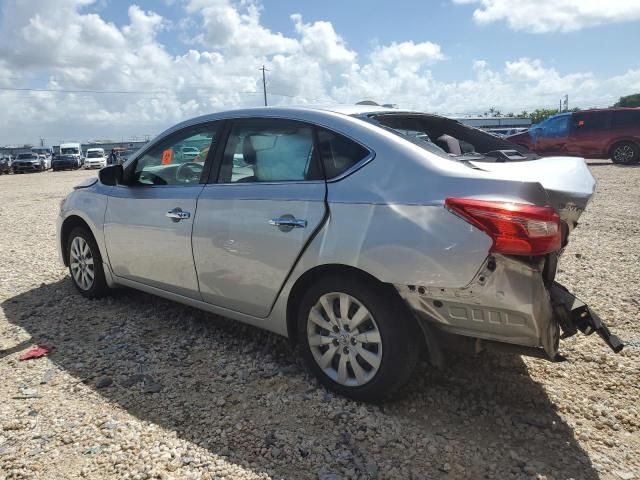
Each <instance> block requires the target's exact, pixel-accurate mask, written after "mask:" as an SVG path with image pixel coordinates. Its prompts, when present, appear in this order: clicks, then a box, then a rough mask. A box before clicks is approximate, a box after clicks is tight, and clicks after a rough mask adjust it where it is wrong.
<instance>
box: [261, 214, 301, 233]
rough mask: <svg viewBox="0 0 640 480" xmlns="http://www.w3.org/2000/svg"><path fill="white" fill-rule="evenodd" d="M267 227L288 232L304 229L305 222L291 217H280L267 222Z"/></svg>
mask: <svg viewBox="0 0 640 480" xmlns="http://www.w3.org/2000/svg"><path fill="white" fill-rule="evenodd" d="M269 225H273V226H274V227H278V229H279V230H280V231H282V232H290V231H291V230H293V229H294V228H305V227H306V226H307V221H306V220H302V219H299V218H296V217H294V216H293V215H289V214H287V215H282V216H280V217H276V218H272V219H271V220H269Z"/></svg>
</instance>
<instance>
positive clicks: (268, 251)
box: [192, 118, 326, 317]
mask: <svg viewBox="0 0 640 480" xmlns="http://www.w3.org/2000/svg"><path fill="white" fill-rule="evenodd" d="M228 130H229V131H228V134H227V141H226V145H225V148H224V150H221V151H220V153H219V155H218V158H217V159H216V160H217V161H216V163H217V165H218V167H217V168H216V163H214V168H213V169H212V174H214V178H215V179H214V180H212V183H209V184H207V185H206V186H205V187H204V189H203V191H202V193H201V194H200V197H199V199H198V214H197V215H196V219H195V223H194V227H193V237H192V242H193V256H194V260H195V263H196V268H197V274H198V281H199V283H200V292H201V295H202V299H203V300H204V301H206V302H208V303H211V304H214V305H216V306H219V307H223V308H228V309H230V310H234V311H237V312H241V313H245V314H249V315H253V316H256V317H266V316H267V315H268V314H269V312H270V310H271V307H272V305H273V303H274V302H275V300H276V297H277V296H278V293H279V291H280V288H281V287H282V285H283V284H284V282H285V280H286V278H287V276H288V274H289V272H290V271H291V269H292V268H293V266H294V265H295V263H296V261H297V259H298V257H299V255H300V254H301V252H302V251H303V249H304V247H305V246H306V244H307V243H308V241H309V240H310V238H311V237H312V235H313V234H314V232H315V231H316V230H317V229H318V228H320V226H321V225H322V223H323V221H324V219H325V214H326V207H325V198H326V183H325V180H324V175H323V172H322V168H321V165H320V162H319V158H318V152H317V148H316V147H315V145H316V141H315V132H314V127H313V126H312V125H309V124H306V123H302V122H298V121H291V120H285V119H275V118H261V119H237V120H233V121H232V122H231V124H230V125H229V127H228ZM216 170H217V172H216Z"/></svg>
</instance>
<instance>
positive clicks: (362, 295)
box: [297, 275, 421, 402]
mask: <svg viewBox="0 0 640 480" xmlns="http://www.w3.org/2000/svg"><path fill="white" fill-rule="evenodd" d="M334 292H339V293H346V294H348V295H349V296H351V297H352V298H353V299H355V300H357V301H358V302H359V303H360V304H361V305H363V306H365V307H366V309H367V310H369V312H370V314H371V316H372V317H373V319H375V324H376V326H377V330H378V331H379V335H380V338H381V346H380V348H381V361H380V366H379V367H378V370H377V372H375V373H372V372H374V370H370V371H369V372H367V373H368V374H372V375H373V377H372V378H370V379H369V380H368V381H366V383H363V384H361V385H354V386H350V385H345V384H343V383H338V382H337V381H336V380H334V379H332V378H331V377H330V376H329V375H328V374H327V373H325V371H324V370H323V369H322V368H321V367H320V366H319V365H318V363H317V362H316V359H315V358H314V354H313V353H312V351H311V348H312V347H311V346H310V344H309V337H308V335H307V325H308V324H310V325H312V328H317V327H316V325H315V323H313V322H311V321H310V320H309V315H310V313H311V310H312V308H315V306H316V304H318V302H319V300H320V298H321V297H322V296H323V295H325V294H329V293H334ZM401 302H402V300H401V299H400V298H399V297H397V295H394V294H393V293H392V292H390V291H389V290H388V289H387V287H385V286H383V285H381V284H377V283H376V282H374V281H368V280H365V279H362V278H360V277H359V276H351V275H345V276H339V277H338V276H327V277H324V278H322V279H321V280H319V281H318V282H316V283H315V284H314V285H313V286H312V287H311V288H309V290H308V291H307V292H306V293H305V294H304V296H303V298H302V301H301V302H300V308H299V310H298V312H297V314H298V318H297V328H298V341H299V344H300V349H301V352H302V356H303V359H304V361H305V363H306V365H307V367H308V369H309V370H310V371H311V372H312V373H313V374H314V375H315V376H316V377H317V378H318V380H319V381H320V383H322V384H323V385H324V386H325V387H327V388H329V389H331V390H333V391H335V392H337V393H340V394H341V395H344V396H346V397H350V398H353V399H355V400H361V401H365V402H375V401H380V400H383V399H385V398H387V397H389V396H390V395H391V394H392V393H393V392H395V391H396V390H397V389H399V388H400V387H402V386H403V385H404V384H405V383H406V382H407V381H408V380H409V378H410V377H411V374H412V373H413V371H414V369H415V367H416V364H417V362H418V358H419V354H420V346H421V342H420V336H419V335H420V330H419V327H418V326H417V324H416V323H415V321H414V319H413V318H412V317H411V316H410V315H409V314H408V310H407V309H406V307H405V306H404V305H403V304H401ZM338 303H339V301H338ZM355 308H358V307H355ZM356 311H357V310H356ZM350 315H351V317H350V319H353V318H354V315H355V313H354V314H350ZM347 316H348V317H349V314H348V315H347ZM309 322H310V323H309ZM363 323H364V322H363ZM321 330H322V329H321ZM322 331H323V332H327V333H323V335H324V336H325V337H326V336H332V335H333V334H332V333H330V332H329V331H328V330H326V331H325V330H322ZM334 332H335V330H334ZM351 333H353V332H351ZM336 335H338V334H336ZM354 335H356V334H355V333H354ZM332 345H333V346H337V345H338V343H337V339H334V341H333V344H332ZM353 345H355V343H354V344H353ZM350 346H351V344H348V345H347V346H346V347H343V346H338V347H337V348H338V351H337V352H336V354H334V355H338V357H335V356H333V355H331V354H330V355H331V356H332V360H331V362H332V364H333V363H335V364H337V363H338V362H337V361H336V358H338V361H339V359H340V358H341V356H342V353H340V349H343V348H346V351H349V347H350ZM359 346H360V347H362V348H368V344H367V345H365V344H364V343H362V344H361V345H359ZM325 347H326V348H327V350H328V349H329V348H330V347H331V345H323V346H322V347H317V348H318V349H320V348H325ZM352 348H358V345H356V347H352ZM321 353H322V352H321ZM353 354H354V355H356V356H357V355H359V354H357V353H355V350H354V353H353ZM356 358H360V359H361V358H362V357H356ZM350 361H351V360H350ZM356 361H358V362H359V363H360V364H361V365H365V366H366V365H367V364H366V362H364V363H363V362H362V361H361V360H356ZM345 368H346V369H347V372H348V375H351V376H352V378H355V373H354V370H353V367H351V363H349V367H345ZM336 371H337V369H336Z"/></svg>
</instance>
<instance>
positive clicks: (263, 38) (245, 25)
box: [186, 0, 298, 55]
mask: <svg viewBox="0 0 640 480" xmlns="http://www.w3.org/2000/svg"><path fill="white" fill-rule="evenodd" d="M186 10H187V13H189V14H191V15H199V16H200V17H201V18H202V31H201V33H199V34H197V35H196V36H195V37H194V38H193V40H194V41H196V42H198V43H199V44H200V45H202V46H203V47H205V48H214V49H215V48H219V49H224V50H225V51H227V52H229V53H231V54H258V55H272V54H275V53H285V52H292V51H294V50H296V49H297V48H298V43H297V42H296V41H295V40H293V39H291V38H287V37H285V36H284V35H282V34H281V33H274V32H272V31H271V30H269V29H268V28H265V27H263V26H262V25H260V9H259V7H258V6H257V5H256V4H255V3H253V2H252V1H249V0H248V1H244V2H242V3H238V4H234V3H232V2H231V0H188V1H187V4H186Z"/></svg>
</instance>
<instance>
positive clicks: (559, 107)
mask: <svg viewBox="0 0 640 480" xmlns="http://www.w3.org/2000/svg"><path fill="white" fill-rule="evenodd" d="M561 112H562V99H560V104H559V105H558V113H561Z"/></svg>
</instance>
